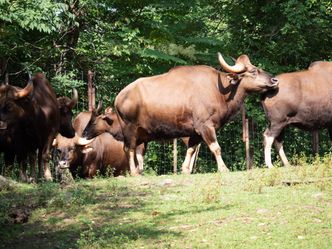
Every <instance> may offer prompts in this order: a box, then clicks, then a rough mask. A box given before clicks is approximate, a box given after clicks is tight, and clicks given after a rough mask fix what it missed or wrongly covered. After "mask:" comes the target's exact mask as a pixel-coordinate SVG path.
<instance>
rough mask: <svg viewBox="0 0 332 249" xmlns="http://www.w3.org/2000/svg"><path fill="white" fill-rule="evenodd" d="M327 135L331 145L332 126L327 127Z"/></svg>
mask: <svg viewBox="0 0 332 249" xmlns="http://www.w3.org/2000/svg"><path fill="white" fill-rule="evenodd" d="M327 130H328V132H329V136H330V146H332V127H329V128H328V129H327Z"/></svg>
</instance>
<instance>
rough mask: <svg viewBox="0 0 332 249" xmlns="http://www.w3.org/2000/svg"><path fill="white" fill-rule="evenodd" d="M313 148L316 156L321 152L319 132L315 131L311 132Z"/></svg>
mask: <svg viewBox="0 0 332 249" xmlns="http://www.w3.org/2000/svg"><path fill="white" fill-rule="evenodd" d="M311 146H312V147H311V148H312V153H313V154H314V155H316V154H318V152H319V131H318V130H314V131H312V132H311Z"/></svg>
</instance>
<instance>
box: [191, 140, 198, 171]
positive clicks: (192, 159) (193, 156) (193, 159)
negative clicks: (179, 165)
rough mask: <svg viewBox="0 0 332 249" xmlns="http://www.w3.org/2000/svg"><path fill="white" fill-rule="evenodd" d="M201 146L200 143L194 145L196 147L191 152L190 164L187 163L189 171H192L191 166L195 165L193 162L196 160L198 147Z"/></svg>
mask: <svg viewBox="0 0 332 249" xmlns="http://www.w3.org/2000/svg"><path fill="white" fill-rule="evenodd" d="M200 147H201V144H198V145H197V146H196V149H195V152H194V153H193V155H192V157H191V160H190V164H189V170H190V173H192V172H193V168H194V166H195V163H196V161H197V158H198V153H199V149H200Z"/></svg>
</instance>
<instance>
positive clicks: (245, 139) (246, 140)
mask: <svg viewBox="0 0 332 249" xmlns="http://www.w3.org/2000/svg"><path fill="white" fill-rule="evenodd" d="M242 141H243V142H244V143H245V150H246V165H247V170H249V169H251V167H252V160H251V156H250V141H249V121H248V119H247V118H246V111H245V109H244V107H243V108H242Z"/></svg>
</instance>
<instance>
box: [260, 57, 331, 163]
mask: <svg viewBox="0 0 332 249" xmlns="http://www.w3.org/2000/svg"><path fill="white" fill-rule="evenodd" d="M276 78H277V79H278V80H279V88H278V89H276V90H274V91H269V92H266V93H265V94H263V95H262V105H263V108H264V111H265V114H266V117H267V119H268V120H269V122H270V124H269V126H268V128H267V129H266V130H265V132H264V154H265V164H266V165H267V166H268V167H269V168H271V167H273V165H272V161H271V147H272V144H273V143H274V144H275V147H276V149H277V151H278V153H279V155H280V157H281V160H282V162H283V164H284V165H289V162H288V160H287V157H286V155H285V152H284V149H283V144H282V141H283V135H284V129H285V127H286V126H288V125H292V126H295V127H298V128H301V129H304V130H309V131H312V130H317V129H323V128H326V129H328V132H329V135H330V139H331V140H332V62H323V61H317V62H314V63H312V64H311V65H310V67H309V68H308V69H307V70H304V71H300V72H292V73H284V74H280V75H278V76H277V77H276Z"/></svg>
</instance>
